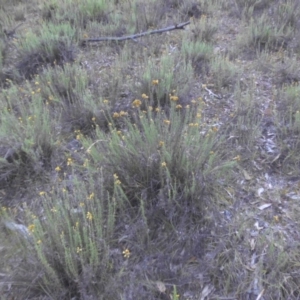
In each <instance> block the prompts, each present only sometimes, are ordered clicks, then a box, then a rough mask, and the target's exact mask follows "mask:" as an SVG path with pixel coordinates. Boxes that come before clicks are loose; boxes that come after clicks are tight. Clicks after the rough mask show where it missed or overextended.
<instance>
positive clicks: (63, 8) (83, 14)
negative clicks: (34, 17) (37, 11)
mask: <svg viewBox="0 0 300 300" xmlns="http://www.w3.org/2000/svg"><path fill="white" fill-rule="evenodd" d="M76 2H77V3H76V5H74V2H72V1H69V0H64V1H56V0H54V1H50V2H49V3H47V4H45V5H44V6H43V13H42V14H43V17H44V19H45V20H47V21H51V22H52V23H54V24H59V23H64V22H68V23H71V24H73V25H76V26H78V27H80V28H83V29H85V28H86V27H87V26H88V24H89V23H90V22H98V23H103V24H104V23H107V22H108V20H109V13H110V9H111V5H110V2H109V1H107V0H100V1H96V0H87V1H86V2H85V3H83V2H81V1H76Z"/></svg>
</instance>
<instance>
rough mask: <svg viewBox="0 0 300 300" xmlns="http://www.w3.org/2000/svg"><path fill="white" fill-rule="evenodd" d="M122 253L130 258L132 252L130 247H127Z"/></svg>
mask: <svg viewBox="0 0 300 300" xmlns="http://www.w3.org/2000/svg"><path fill="white" fill-rule="evenodd" d="M122 253H123V256H124V257H125V258H129V257H130V254H131V253H130V250H129V249H125V250H124V251H123V252H122Z"/></svg>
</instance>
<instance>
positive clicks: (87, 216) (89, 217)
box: [86, 211, 93, 221]
mask: <svg viewBox="0 0 300 300" xmlns="http://www.w3.org/2000/svg"><path fill="white" fill-rule="evenodd" d="M86 218H87V219H88V220H89V221H92V220H93V215H92V214H91V213H90V212H89V211H88V212H87V213H86Z"/></svg>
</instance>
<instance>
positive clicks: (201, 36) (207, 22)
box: [190, 15, 217, 43]
mask: <svg viewBox="0 0 300 300" xmlns="http://www.w3.org/2000/svg"><path fill="white" fill-rule="evenodd" d="M190 26H191V37H190V39H191V40H192V41H193V42H197V41H198V42H199V41H201V42H206V43H211V42H212V41H213V40H214V36H215V34H216V32H217V24H216V21H215V20H214V19H212V18H209V17H207V16H205V15H204V16H202V17H201V18H200V21H197V22H192V24H191V25H190Z"/></svg>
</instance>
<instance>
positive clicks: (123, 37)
mask: <svg viewBox="0 0 300 300" xmlns="http://www.w3.org/2000/svg"><path fill="white" fill-rule="evenodd" d="M188 24H190V21H187V22H184V23H180V24H177V25H173V26H169V27H166V28H161V29H157V30H152V31H146V32H141V33H137V34H132V35H126V36H121V37H108V36H107V37H100V38H95V39H84V40H82V41H81V42H82V44H83V45H84V44H86V43H92V42H102V41H115V42H119V41H125V40H134V39H136V38H140V37H143V36H146V35H151V34H156V33H163V32H166V31H172V30H176V29H184V26H186V25H188Z"/></svg>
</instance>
